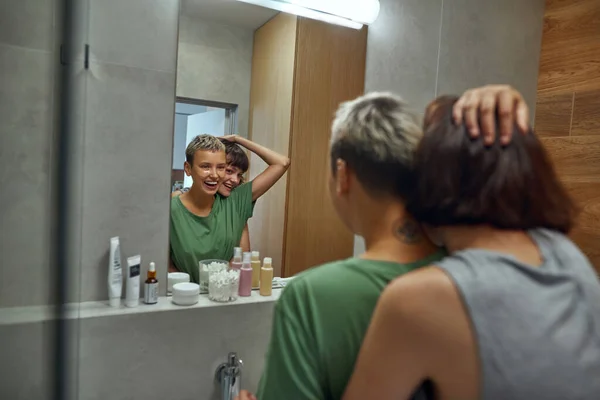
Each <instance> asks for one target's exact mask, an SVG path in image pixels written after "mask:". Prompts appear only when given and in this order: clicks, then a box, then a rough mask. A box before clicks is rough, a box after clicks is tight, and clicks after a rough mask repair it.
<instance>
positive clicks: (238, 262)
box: [231, 247, 242, 269]
mask: <svg viewBox="0 0 600 400" xmlns="http://www.w3.org/2000/svg"><path fill="white" fill-rule="evenodd" d="M231 268H233V269H240V268H242V248H241V247H235V248H234V249H233V261H232V262H231Z"/></svg>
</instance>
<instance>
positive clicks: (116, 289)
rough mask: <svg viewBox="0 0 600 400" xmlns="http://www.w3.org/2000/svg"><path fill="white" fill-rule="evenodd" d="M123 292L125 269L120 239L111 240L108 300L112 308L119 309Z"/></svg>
mask: <svg viewBox="0 0 600 400" xmlns="http://www.w3.org/2000/svg"><path fill="white" fill-rule="evenodd" d="M122 292H123V269H122V267H121V245H120V244H119V237H118V236H115V237H113V238H110V255H109V259H108V300H109V304H110V306H111V307H119V305H120V304H121V293H122Z"/></svg>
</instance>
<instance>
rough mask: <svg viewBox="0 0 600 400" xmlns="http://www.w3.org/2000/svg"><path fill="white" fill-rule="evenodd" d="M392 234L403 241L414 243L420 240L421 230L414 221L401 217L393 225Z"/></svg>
mask: <svg viewBox="0 0 600 400" xmlns="http://www.w3.org/2000/svg"><path fill="white" fill-rule="evenodd" d="M394 236H396V238H398V240H400V241H401V242H403V243H407V244H415V243H418V242H420V241H421V230H420V229H419V225H418V224H417V223H416V222H415V221H413V220H410V219H403V220H400V221H398V222H397V223H396V224H395V225H394Z"/></svg>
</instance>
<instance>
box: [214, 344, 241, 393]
mask: <svg viewBox="0 0 600 400" xmlns="http://www.w3.org/2000/svg"><path fill="white" fill-rule="evenodd" d="M242 365H243V363H242V360H240V359H239V358H238V355H237V354H236V353H234V352H231V353H229V355H228V356H227V362H224V363H223V364H221V365H219V366H218V367H217V370H216V372H215V380H216V381H217V383H218V384H219V385H220V386H221V400H234V399H235V397H236V396H237V395H238V394H240V380H241V378H242Z"/></svg>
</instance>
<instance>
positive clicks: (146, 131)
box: [80, 0, 179, 301]
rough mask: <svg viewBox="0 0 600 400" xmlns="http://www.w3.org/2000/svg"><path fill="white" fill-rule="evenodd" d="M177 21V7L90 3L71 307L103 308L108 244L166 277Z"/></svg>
mask: <svg viewBox="0 0 600 400" xmlns="http://www.w3.org/2000/svg"><path fill="white" fill-rule="evenodd" d="M178 14H179V2H178V1H177V0H91V1H90V3H89V38H88V43H89V44H90V54H91V62H90V67H89V70H88V71H86V72H85V79H86V84H87V93H86V99H85V101H86V102H85V106H84V107H85V118H84V123H83V132H84V137H85V139H84V143H83V154H84V157H83V160H82V171H83V177H82V198H81V202H82V203H81V214H82V224H81V236H80V237H81V263H80V265H81V295H80V301H89V300H101V299H105V298H106V276H105V275H106V268H107V265H108V240H109V238H110V237H112V236H120V238H121V253H122V255H123V257H124V258H125V257H128V256H132V255H135V254H141V255H142V263H143V266H144V267H147V265H148V263H149V262H150V261H154V262H156V266H157V272H158V276H163V277H164V276H165V275H166V269H167V254H168V233H169V220H168V217H169V212H168V210H169V192H170V180H171V162H172V161H171V160H172V151H171V148H172V143H173V120H174V108H175V105H174V104H175V79H176V54H177V30H178ZM163 290H164V287H163Z"/></svg>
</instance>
